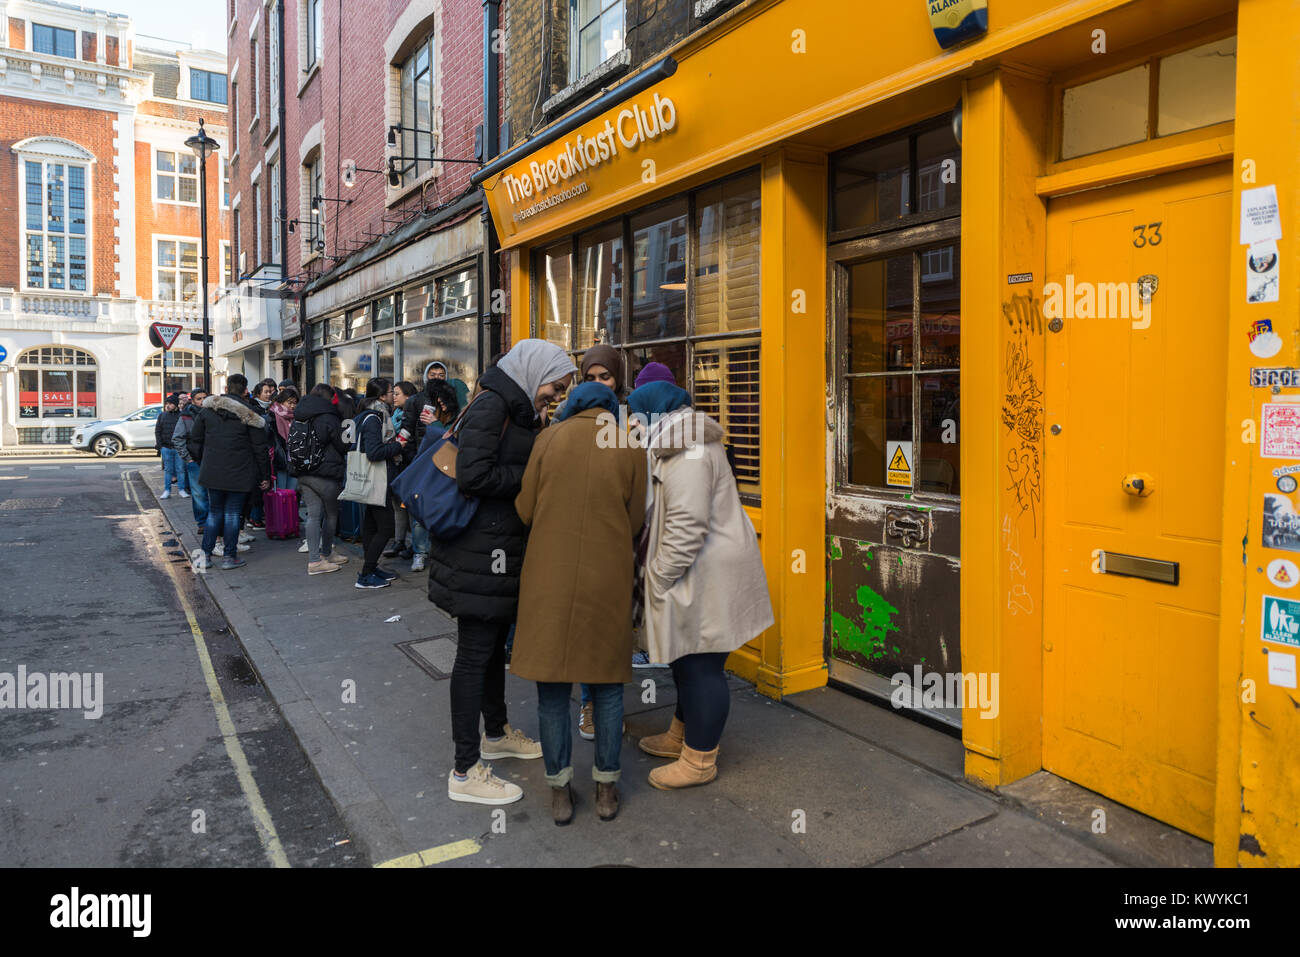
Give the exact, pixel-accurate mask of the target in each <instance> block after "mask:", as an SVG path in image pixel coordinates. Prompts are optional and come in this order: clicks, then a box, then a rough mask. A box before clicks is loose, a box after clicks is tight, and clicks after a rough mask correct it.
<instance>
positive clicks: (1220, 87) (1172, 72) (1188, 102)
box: [1060, 36, 1237, 160]
mask: <svg viewBox="0 0 1300 957" xmlns="http://www.w3.org/2000/svg"><path fill="white" fill-rule="evenodd" d="M1236 76H1237V38H1236V37H1235V36H1232V37H1225V38H1223V39H1220V40H1214V41H1212V42H1210V43H1203V44H1201V45H1199V46H1196V47H1193V48H1192V49H1189V50H1182V51H1180V52H1178V53H1171V54H1169V55H1168V56H1164V57H1153V58H1151V59H1150V60H1148V61H1147V62H1145V63H1141V64H1138V65H1136V66H1133V67H1130V68H1129V69H1126V70H1122V71H1120V72H1118V73H1112V74H1110V75H1109V76H1103V77H1100V78H1098V79H1095V80H1089V81H1088V82H1086V83H1078V84H1075V85H1074V86H1069V87H1066V88H1065V89H1064V90H1063V91H1062V93H1061V152H1060V155H1061V159H1063V160H1068V159H1075V158H1077V157H1080V156H1087V155H1089V154H1091V153H1098V152H1101V151H1102V150H1108V149H1114V148H1116V147H1120V146H1128V145H1131V144H1133V143H1141V142H1144V141H1146V140H1148V139H1151V138H1152V137H1161V136H1170V135H1172V134H1174V133H1184V132H1186V131H1188V130H1194V129H1200V128H1201V127H1205V126H1211V125H1213V124H1215V123H1224V122H1227V121H1229V120H1231V119H1233V118H1234V116H1235V103H1236V92H1237V91H1236ZM1152 102H1154V103H1155V117H1154V118H1155V128H1154V129H1152V126H1151V119H1152V109H1151V104H1152Z"/></svg>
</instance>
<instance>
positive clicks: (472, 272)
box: [437, 269, 478, 316]
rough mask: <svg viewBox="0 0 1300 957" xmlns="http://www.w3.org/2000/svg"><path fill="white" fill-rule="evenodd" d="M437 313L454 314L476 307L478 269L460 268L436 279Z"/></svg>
mask: <svg viewBox="0 0 1300 957" xmlns="http://www.w3.org/2000/svg"><path fill="white" fill-rule="evenodd" d="M437 290H438V315H439V316H454V315H456V314H458V313H462V312H473V311H474V310H475V309H476V308H478V270H476V269H462V270H460V272H455V273H451V274H450V275H447V276H443V277H441V278H440V279H438V281H437Z"/></svg>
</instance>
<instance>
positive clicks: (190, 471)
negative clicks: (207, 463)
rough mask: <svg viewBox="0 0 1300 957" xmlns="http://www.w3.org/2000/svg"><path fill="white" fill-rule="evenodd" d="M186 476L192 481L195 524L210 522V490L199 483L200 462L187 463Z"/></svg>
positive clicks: (191, 503)
mask: <svg viewBox="0 0 1300 957" xmlns="http://www.w3.org/2000/svg"><path fill="white" fill-rule="evenodd" d="M185 477H186V478H187V479H189V482H190V496H191V497H190V505H192V506H194V524H195V525H207V524H208V490H207V489H205V488H204V487H203V486H202V485H200V484H199V463H198V462H186V463H185Z"/></svg>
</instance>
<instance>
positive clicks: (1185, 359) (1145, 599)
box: [1043, 165, 1246, 839]
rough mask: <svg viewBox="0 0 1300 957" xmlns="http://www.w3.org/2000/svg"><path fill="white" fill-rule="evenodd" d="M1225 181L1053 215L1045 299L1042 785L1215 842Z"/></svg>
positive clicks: (1105, 194) (1196, 181)
mask: <svg viewBox="0 0 1300 957" xmlns="http://www.w3.org/2000/svg"><path fill="white" fill-rule="evenodd" d="M1229 176H1230V171H1229V169H1228V168H1227V167H1226V166H1222V165H1220V166H1214V167H1205V168H1202V169H1195V170H1187V171H1184V172H1180V173H1171V174H1168V175H1165V176H1161V177H1157V178H1153V179H1147V180H1142V181H1139V182H1136V183H1132V184H1126V185H1121V186H1115V187H1110V188H1107V189H1099V190H1092V191H1088V192H1084V193H1080V194H1077V195H1074V196H1067V197H1063V198H1060V199H1056V200H1053V201H1052V202H1051V205H1050V208H1049V210H1048V220H1047V233H1048V238H1047V242H1048V258H1047V269H1048V275H1047V281H1048V283H1049V285H1048V286H1047V287H1046V289H1045V292H1044V311H1045V313H1046V315H1047V318H1048V320H1049V322H1048V327H1047V328H1048V331H1047V332H1046V336H1047V342H1046V347H1047V353H1046V355H1047V371H1046V378H1045V403H1046V404H1045V413H1046V416H1045V425H1046V427H1047V434H1046V435H1045V436H1044V441H1045V443H1046V454H1045V456H1044V458H1045V496H1044V507H1045V516H1046V523H1045V539H1046V540H1045V542H1044V548H1045V554H1044V568H1045V575H1044V585H1045V600H1046V606H1045V609H1044V622H1043V624H1044V634H1043V650H1044V655H1043V672H1044V674H1043V699H1044V700H1043V731H1044V734H1043V766H1044V767H1045V768H1047V769H1048V770H1050V771H1053V772H1055V773H1056V774H1059V775H1061V776H1062V777H1065V778H1069V779H1070V780H1072V781H1076V782H1078V783H1079V784H1082V785H1083V786H1085V787H1087V788H1091V789H1092V790H1094V791H1098V792H1100V793H1102V794H1104V795H1106V796H1107V797H1110V798H1113V799H1114V800H1116V801H1119V802H1120V803H1122V804H1126V805H1129V806H1130V807H1133V808H1136V809H1137V810H1139V811H1142V812H1143V813H1146V814H1149V815H1151V816H1152V817H1156V818H1159V819H1160V820H1162V821H1167V822H1168V823H1170V824H1173V825H1174V826H1175V827H1178V828H1181V829H1182V830H1185V831H1189V832H1191V833H1193V834H1196V835H1198V836H1200V837H1203V838H1206V839H1209V838H1211V837H1212V833H1211V832H1212V829H1213V820H1214V770H1215V768H1214V764H1215V761H1214V754H1215V675H1216V670H1217V660H1216V654H1217V645H1218V641H1217V634H1218V614H1219V550H1220V541H1219V537H1220V522H1221V520H1222V500H1223V480H1222V472H1223V452H1224V449H1223V414H1224V392H1225V379H1224V376H1225V353H1226V347H1227V341H1228V335H1229V330H1227V329H1226V328H1225V317H1226V316H1227V311H1228V262H1229V259H1228V257H1229V256H1231V255H1234V254H1235V253H1237V252H1238V247H1234V246H1232V245H1231V230H1230V222H1229V220H1230V199H1231V189H1232V187H1231V182H1230V179H1229ZM1144 277H1145V278H1144ZM1052 283H1056V284H1059V287H1056V286H1052V285H1051V284H1052ZM1134 284H1136V286H1137V289H1136V290H1135V288H1134ZM1135 292H1136V295H1135ZM1243 295H1244V293H1243ZM1148 298H1149V300H1150V302H1149V303H1146V302H1144V301H1143V300H1144V299H1148ZM1126 300H1127V302H1126ZM1053 316H1058V317H1059V321H1051V320H1052V317H1053ZM1245 331H1246V330H1242V334H1245Z"/></svg>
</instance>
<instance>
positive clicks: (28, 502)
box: [0, 496, 63, 512]
mask: <svg viewBox="0 0 1300 957" xmlns="http://www.w3.org/2000/svg"><path fill="white" fill-rule="evenodd" d="M62 504H63V498H62V496H60V497H59V498H7V499H5V500H4V501H3V502H0V512H17V511H19V510H21V509H28V508H58V507H59V506H60V505H62Z"/></svg>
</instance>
